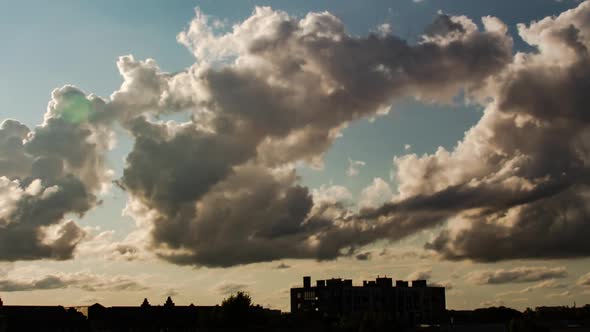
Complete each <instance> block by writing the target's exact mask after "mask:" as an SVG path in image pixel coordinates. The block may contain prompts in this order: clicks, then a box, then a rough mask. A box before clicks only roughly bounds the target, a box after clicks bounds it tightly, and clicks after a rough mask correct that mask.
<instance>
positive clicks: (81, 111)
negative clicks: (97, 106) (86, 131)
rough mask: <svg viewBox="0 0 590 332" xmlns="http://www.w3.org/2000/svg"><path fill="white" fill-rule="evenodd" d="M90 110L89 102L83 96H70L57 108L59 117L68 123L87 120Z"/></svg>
mask: <svg viewBox="0 0 590 332" xmlns="http://www.w3.org/2000/svg"><path fill="white" fill-rule="evenodd" d="M90 112H92V109H91V106H90V102H89V101H88V99H86V98H85V97H84V96H71V97H70V98H68V99H67V100H65V101H64V102H63V104H62V106H61V107H60V108H59V114H60V115H61V117H62V118H63V119H64V120H66V121H68V122H70V123H82V122H86V121H88V117H89V116H90Z"/></svg>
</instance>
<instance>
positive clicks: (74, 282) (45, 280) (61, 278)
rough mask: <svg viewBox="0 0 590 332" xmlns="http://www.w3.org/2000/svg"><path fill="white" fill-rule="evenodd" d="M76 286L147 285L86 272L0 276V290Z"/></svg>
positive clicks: (107, 288)
mask: <svg viewBox="0 0 590 332" xmlns="http://www.w3.org/2000/svg"><path fill="white" fill-rule="evenodd" d="M65 288H78V289H82V290H85V291H88V292H121V291H143V290H146V289H148V287H147V286H145V285H143V284H141V283H140V282H137V281H135V280H134V278H131V277H128V276H105V275H96V274H92V273H88V272H78V273H55V274H47V275H45V276H43V277H39V278H35V279H16V278H8V277H2V278H0V291H2V292H22V291H36V290H50V289H65Z"/></svg>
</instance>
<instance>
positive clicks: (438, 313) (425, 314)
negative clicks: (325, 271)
mask: <svg viewBox="0 0 590 332" xmlns="http://www.w3.org/2000/svg"><path fill="white" fill-rule="evenodd" d="M291 312H292V313H316V314H318V315H321V316H324V317H338V316H359V315H364V314H367V313H378V314H381V315H386V316H388V317H389V318H391V319H393V320H396V321H401V322H407V323H408V324H417V323H439V322H441V321H442V320H443V319H444V317H445V312H446V301H445V288H444V287H429V286H427V284H426V281H425V280H415V281H413V282H412V285H411V287H410V286H409V285H408V282H407V281H402V280H398V281H396V283H395V286H393V280H392V279H391V278H387V277H383V278H379V277H378V278H377V279H376V280H371V281H363V285H362V286H354V285H353V284H352V280H342V279H340V278H332V279H329V280H317V281H316V285H315V286H312V285H311V277H303V287H295V288H291Z"/></svg>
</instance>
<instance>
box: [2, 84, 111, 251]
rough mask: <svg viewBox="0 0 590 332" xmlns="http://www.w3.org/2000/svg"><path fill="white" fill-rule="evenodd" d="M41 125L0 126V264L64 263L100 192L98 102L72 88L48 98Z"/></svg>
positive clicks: (102, 147)
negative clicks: (73, 216)
mask: <svg viewBox="0 0 590 332" xmlns="http://www.w3.org/2000/svg"><path fill="white" fill-rule="evenodd" d="M51 96H52V98H51V101H50V102H49V104H48V107H47V112H46V113H45V118H44V122H43V124H42V125H40V126H38V127H36V128H34V129H32V130H31V129H29V128H28V127H27V126H25V125H23V124H21V123H19V122H18V121H16V120H4V121H3V122H2V123H1V124H0V152H1V153H0V260H4V261H16V260H30V259H42V258H51V259H58V260H63V259H69V258H71V257H72V256H73V255H74V251H75V249H76V246H77V245H78V243H80V241H82V239H83V238H84V236H85V231H84V230H83V229H82V228H80V227H79V226H78V225H77V224H76V223H75V222H74V221H72V220H67V219H66V218H67V215H69V214H76V215H79V216H82V215H84V213H86V212H87V211H88V210H90V209H91V208H93V207H94V206H96V205H97V204H98V203H99V201H98V199H97V196H96V195H97V194H98V193H99V192H101V191H103V190H105V189H106V188H107V187H108V183H109V181H110V179H111V175H112V174H111V173H112V172H111V171H110V170H109V169H108V168H107V167H106V166H105V161H104V153H105V151H107V150H108V149H109V148H110V147H111V144H112V132H111V130H110V129H109V128H108V126H105V125H104V124H103V122H104V120H103V118H102V117H103V116H104V114H105V113H106V112H107V111H106V110H105V102H104V101H103V100H101V99H100V98H98V97H96V96H93V95H86V94H84V93H83V92H82V91H80V90H79V89H77V88H75V87H73V86H65V87H63V88H60V89H56V90H54V91H53V93H52V95H51Z"/></svg>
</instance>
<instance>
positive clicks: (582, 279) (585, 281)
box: [576, 273, 590, 287]
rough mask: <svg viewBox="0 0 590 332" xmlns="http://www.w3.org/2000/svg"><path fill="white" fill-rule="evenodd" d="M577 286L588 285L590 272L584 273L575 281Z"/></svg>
mask: <svg viewBox="0 0 590 332" xmlns="http://www.w3.org/2000/svg"><path fill="white" fill-rule="evenodd" d="M576 284H577V285H578V286H582V287H588V286H590V273H586V274H584V275H583V276H581V277H580V278H578V280H577V281H576Z"/></svg>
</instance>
